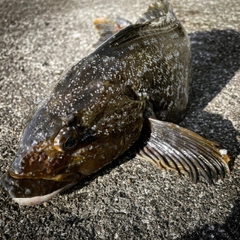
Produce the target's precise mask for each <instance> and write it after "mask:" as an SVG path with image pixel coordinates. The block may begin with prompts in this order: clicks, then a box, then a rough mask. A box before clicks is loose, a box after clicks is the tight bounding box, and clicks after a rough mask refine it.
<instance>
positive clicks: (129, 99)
mask: <svg viewBox="0 0 240 240" xmlns="http://www.w3.org/2000/svg"><path fill="white" fill-rule="evenodd" d="M94 24H95V26H96V25H97V29H98V30H101V33H102V36H101V38H100V39H101V41H103V42H102V43H101V44H100V46H98V47H97V48H96V49H95V50H94V51H93V52H92V53H91V54H89V55H88V56H86V57H84V58H83V59H82V60H80V61H79V62H78V63H76V64H75V65H74V66H72V67H71V68H70V70H68V72H67V73H66V74H65V75H64V76H63V77H62V78H61V79H60V80H59V82H58V83H57V84H56V86H55V87H54V89H53V90H52V92H51V93H50V94H49V96H48V97H46V99H44V101H43V102H42V103H41V104H40V106H39V107H38V109H37V111H36V112H35V113H34V115H33V116H32V119H31V121H30V122H29V124H28V125H27V126H26V128H25V129H24V131H23V134H22V137H21V141H20V146H19V150H18V152H17V156H16V159H15V160H14V161H13V163H12V165H11V167H10V168H9V169H8V171H7V172H6V173H5V175H4V176H3V177H2V179H1V187H2V188H3V189H4V190H5V191H6V192H7V193H8V194H9V196H10V197H11V198H12V199H13V200H14V201H15V202H17V203H18V204H20V205H35V204H41V203H43V202H45V201H48V200H50V199H51V198H53V197H54V196H56V195H57V194H58V193H60V192H62V191H65V190H66V189H68V188H70V187H72V186H73V185H75V184H77V183H79V182H83V181H85V179H86V178H87V177H88V176H90V175H92V174H94V173H95V172H97V171H99V170H100V169H102V168H103V167H104V166H106V165H107V164H109V163H111V162H112V161H114V160H115V159H118V158H119V157H121V156H122V155H124V154H125V153H126V152H128V151H130V152H131V151H133V153H134V156H136V157H137V158H139V159H141V160H143V161H150V162H151V163H152V164H153V165H155V166H156V167H157V168H159V169H165V170H168V171H173V172H176V173H177V174H178V175H186V176H188V177H189V179H190V180H191V181H192V182H193V183H197V182H199V181H207V182H209V183H214V182H216V181H217V180H218V179H223V178H224V177H225V176H226V175H228V174H229V172H230V170H229V166H228V163H229V161H230V158H229V157H228V155H227V151H226V150H224V149H219V146H218V145H217V144H216V143H214V142H212V141H210V140H207V139H205V138H203V137H201V136H200V135H198V134H196V133H194V132H193V131H191V130H188V129H186V128H183V127H181V126H179V125H177V123H179V122H180V121H181V120H182V119H183V118H184V116H185V114H186V109H187V107H188V104H189V99H190V92H191V85H192V73H191V72H192V70H191V69H192V66H191V65H192V64H191V46H190V40H189V36H188V34H187V32H186V31H185V29H184V27H183V25H182V24H181V22H180V21H179V20H178V19H177V17H176V16H175V14H174V12H173V8H172V6H171V5H170V4H169V2H168V1H166V0H157V1H156V2H155V3H153V4H151V5H150V6H149V8H148V9H147V11H146V12H145V13H143V14H142V16H141V17H140V18H139V20H138V21H137V22H136V23H134V24H132V23H130V22H127V21H126V22H124V23H123V24H122V25H121V24H118V23H117V24H118V27H117V28H107V29H108V33H107V34H106V33H105V32H104V27H103V25H105V26H106V24H107V26H109V24H110V25H111V24H115V23H114V21H108V20H104V19H96V20H95V23H94ZM109 29H110V30H109ZM109 32H110V33H111V32H112V35H111V34H110V35H111V36H109ZM100 35H101V34H100Z"/></svg>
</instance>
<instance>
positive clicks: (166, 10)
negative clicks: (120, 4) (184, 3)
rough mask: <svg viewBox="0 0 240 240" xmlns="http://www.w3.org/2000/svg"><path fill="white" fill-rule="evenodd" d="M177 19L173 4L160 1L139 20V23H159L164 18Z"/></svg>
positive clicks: (165, 0)
mask: <svg viewBox="0 0 240 240" xmlns="http://www.w3.org/2000/svg"><path fill="white" fill-rule="evenodd" d="M166 17H167V18H168V19H169V20H173V19H176V18H175V15H174V13H173V10H172V6H171V4H170V3H169V2H168V1H167V0H158V1H157V2H155V3H153V4H151V5H150V6H149V7H148V10H147V11H146V12H145V13H144V14H143V15H142V16H141V17H140V18H139V19H138V21H137V23H144V22H153V21H158V20H159V19H162V18H166Z"/></svg>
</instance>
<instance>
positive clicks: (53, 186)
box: [0, 172, 82, 205]
mask: <svg viewBox="0 0 240 240" xmlns="http://www.w3.org/2000/svg"><path fill="white" fill-rule="evenodd" d="M72 176H73V178H72V179H71V180H69V181H56V179H55V180H53V179H33V178H15V177H13V176H11V175H10V174H9V172H7V173H6V174H5V175H3V177H2V179H1V180H0V187H1V188H2V189H3V190H4V191H5V192H7V193H8V194H9V195H10V197H12V198H13V199H15V201H17V200H16V199H20V198H22V199H23V198H25V199H29V198H33V197H43V196H46V195H49V197H50V198H52V197H53V196H55V195H56V194H57V193H59V192H62V191H64V190H65V189H67V188H69V187H71V186H73V185H75V184H76V183H77V182H79V180H80V179H81V178H82V176H81V175H80V174H78V173H72ZM54 193H55V194H54ZM51 194H52V195H51ZM50 198H46V200H44V198H43V199H42V200H44V201H47V200H48V199H50ZM33 200H34V199H33ZM42 200H41V201H40V202H39V201H37V200H36V199H35V200H34V201H33V202H36V203H35V204H38V202H39V203H42ZM19 201H20V202H21V200H19ZM19 201H17V202H19ZM22 202H23V203H20V204H23V205H31V204H32V203H26V204H24V200H22ZM33 204H34V203H33Z"/></svg>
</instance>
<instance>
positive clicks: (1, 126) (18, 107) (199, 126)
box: [0, 0, 240, 240]
mask: <svg viewBox="0 0 240 240" xmlns="http://www.w3.org/2000/svg"><path fill="white" fill-rule="evenodd" d="M151 2H152V1H151V0H126V1H120V0H97V1H91V0H58V1H44V0H22V1H19V0H11V1H9V0H0V52H1V55H0V72H1V74H0V100H1V101H0V177H1V176H2V175H3V174H4V173H5V172H6V171H7V169H8V167H9V166H10V164H11V162H12V161H13V160H14V158H15V153H16V150H17V148H18V141H19V137H20V134H21V131H22V130H23V127H24V125H25V122H26V121H27V120H28V119H29V118H30V116H31V113H32V111H33V109H34V108H35V106H36V105H37V104H38V102H39V101H40V100H41V99H43V98H44V97H45V96H46V95H47V94H48V93H49V91H50V89H51V87H52V85H53V83H54V82H56V81H57V80H58V79H59V77H60V76H61V74H62V73H63V71H65V70H66V69H68V68H69V66H71V65H73V64H74V63H75V62H76V61H78V60H80V59H81V58H82V57H84V56H86V54H88V53H90V52H91V51H92V50H93V48H92V44H94V43H95V42H96V41H97V34H96V32H95V31H94V28H93V25H92V20H93V19H94V18H96V17H117V16H121V17H124V18H126V19H129V20H131V21H135V20H136V19H137V18H138V16H139V15H140V14H141V13H142V12H144V11H145V10H146V9H147V7H148V5H149V3H151ZM171 3H172V5H173V7H174V9H175V13H176V15H177V16H178V17H179V19H180V20H181V21H182V23H183V24H184V26H185V28H186V30H187V31H188V32H189V34H190V37H191V42H192V51H193V81H194V85H193V100H192V101H191V105H190V109H189V111H188V113H187V116H186V118H185V120H184V121H183V122H182V123H181V125H182V126H185V127H187V128H189V129H192V130H194V131H196V132H198V133H199V134H201V135H203V136H204V137H206V138H208V139H211V140H214V141H217V142H219V143H220V144H221V145H222V146H223V147H224V148H226V149H228V152H229V155H230V157H231V159H232V167H231V176H230V177H228V178H227V179H225V180H224V181H219V182H218V183H217V184H216V185H212V186H210V185H208V184H206V183H200V184H197V185H195V184H192V183H191V182H190V181H189V179H188V178H178V177H176V176H175V175H173V174H170V173H168V172H164V171H159V170H158V169H156V168H154V167H153V166H151V165H150V164H148V163H143V162H141V161H139V160H136V159H131V160H128V161H123V160H122V161H115V162H114V163H112V164H111V165H110V166H108V167H106V168H105V169H103V170H102V171H100V172H99V173H97V174H96V175H95V176H93V177H91V178H89V179H88V180H87V181H86V182H84V183H82V184H79V185H77V186H75V187H73V188H72V189H71V190H69V191H67V192H66V193H64V194H61V195H59V196H57V197H55V198H54V199H53V200H51V201H49V202H47V203H45V204H43V205H40V206H25V207H19V206H18V204H16V203H14V202H13V201H12V200H11V199H10V198H9V197H8V196H7V194H6V193H3V192H0V215H1V217H0V239H25V240H27V239H231V240H233V239H240V223H239V221H240V197H239V194H240V155H239V152H240V148H239V138H240V136H239V135H240V133H239V131H240V118H239V116H240V91H239V89H240V34H239V31H240V22H239V19H240V4H239V0H211V1H209V0H181V1H179V0H172V1H171Z"/></svg>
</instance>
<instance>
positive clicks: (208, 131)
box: [180, 30, 240, 165]
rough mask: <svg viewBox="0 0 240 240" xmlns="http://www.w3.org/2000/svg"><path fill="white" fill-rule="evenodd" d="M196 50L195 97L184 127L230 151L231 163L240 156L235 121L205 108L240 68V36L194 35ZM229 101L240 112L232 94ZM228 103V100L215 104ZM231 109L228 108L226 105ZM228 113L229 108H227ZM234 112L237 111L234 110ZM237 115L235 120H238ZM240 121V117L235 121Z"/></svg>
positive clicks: (231, 33) (224, 33)
mask: <svg viewBox="0 0 240 240" xmlns="http://www.w3.org/2000/svg"><path fill="white" fill-rule="evenodd" d="M190 40H191V47H192V63H193V64H192V78H193V83H192V93H191V94H192V95H191V101H190V104H189V108H188V111H187V113H186V119H185V120H183V122H182V123H180V125H183V126H184V127H186V128H192V130H193V131H194V132H197V133H199V134H201V135H202V136H204V137H206V138H207V139H210V140H212V141H214V142H217V143H219V144H220V145H221V146H222V147H223V148H226V149H228V155H229V156H230V158H231V164H230V165H233V164H234V161H235V158H236V157H237V156H238V155H239V153H240V146H239V141H238V140H237V137H238V135H239V134H240V133H239V132H238V131H237V130H236V129H235V128H234V127H233V124H232V123H231V121H229V120H226V119H223V117H222V116H221V115H219V114H213V113H209V112H206V111H204V108H205V107H207V106H208V104H209V103H210V102H211V101H212V100H213V99H214V98H215V97H216V96H217V95H218V94H219V93H220V92H221V90H222V89H223V88H224V87H225V86H226V85H227V84H228V83H229V81H230V80H231V79H232V78H233V77H234V76H235V74H236V72H237V71H238V70H239V69H240V34H239V33H238V32H236V31H234V30H212V31H207V32H195V33H191V34H190ZM228 97H229V98H228V101H229V99H231V104H235V106H236V108H237V109H238V108H239V106H238V103H239V99H238V96H237V95H236V94H235V93H232V92H229V95H228ZM222 104H224V100H222V102H220V100H219V102H218V103H217V104H215V105H216V106H214V108H217V107H218V105H220V106H221V105H222ZM226 108H227V105H226ZM226 110H228V109H226ZM232 111H234V109H232ZM235 115H236V114H235V113H234V117H235ZM238 120H239V121H240V119H239V116H237V119H235V121H238Z"/></svg>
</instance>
